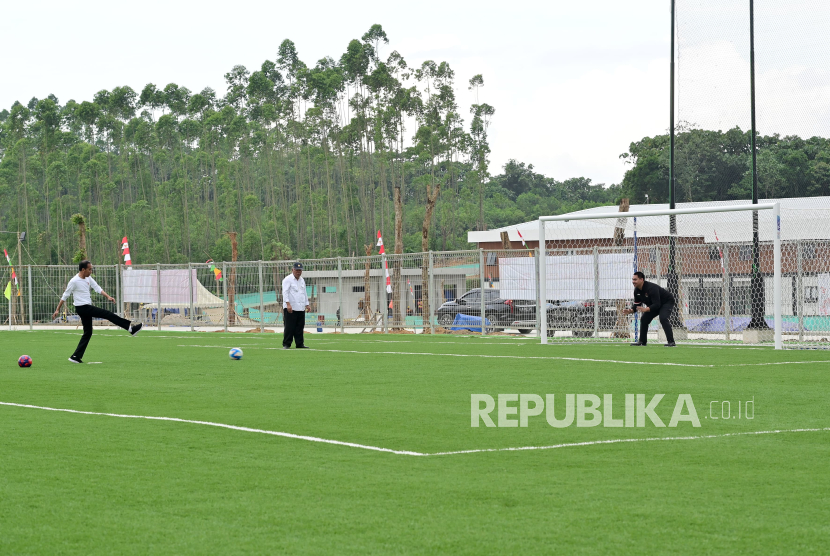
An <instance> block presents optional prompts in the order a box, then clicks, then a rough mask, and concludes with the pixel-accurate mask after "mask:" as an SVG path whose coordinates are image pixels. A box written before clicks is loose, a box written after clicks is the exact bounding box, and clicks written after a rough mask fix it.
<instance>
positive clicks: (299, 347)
mask: <svg viewBox="0 0 830 556" xmlns="http://www.w3.org/2000/svg"><path fill="white" fill-rule="evenodd" d="M297 349H311V348H309V347H308V346H297Z"/></svg>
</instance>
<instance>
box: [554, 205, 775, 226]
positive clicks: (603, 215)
mask: <svg viewBox="0 0 830 556" xmlns="http://www.w3.org/2000/svg"><path fill="white" fill-rule="evenodd" d="M777 206H779V204H778V203H758V204H757V205H723V206H715V207H694V208H680V209H673V210H672V209H663V210H639V211H631V212H598V213H590V212H589V213H583V214H559V215H556V216H540V217H539V221H540V222H569V221H571V220H602V219H607V218H639V217H641V216H672V215H679V214H703V213H711V212H741V211H747V210H772V211H775V210H776V207H777Z"/></svg>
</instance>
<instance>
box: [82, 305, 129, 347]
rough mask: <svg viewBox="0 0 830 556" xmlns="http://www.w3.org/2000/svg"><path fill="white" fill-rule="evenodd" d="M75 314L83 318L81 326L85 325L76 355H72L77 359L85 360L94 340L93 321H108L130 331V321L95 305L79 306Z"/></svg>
mask: <svg viewBox="0 0 830 556" xmlns="http://www.w3.org/2000/svg"><path fill="white" fill-rule="evenodd" d="M75 312H76V313H78V316H79V317H81V324H83V325H84V335H83V336H81V341H80V342H78V347H77V349H76V350H75V353H73V354H72V356H73V357H75V358H77V359H83V357H84V352H85V351H86V346H88V345H89V339H90V338H92V319H94V318H95V319H106V320H108V321H110V322H111V323H113V324H114V325H115V326H120V327H121V328H123V329H124V330H129V329H130V321H128V320H127V319H122V318H121V317H119V316H118V315H116V314H115V313H111V312H109V311H107V310H106V309H101V308H99V307H95V306H94V305H78V306H76V307H75Z"/></svg>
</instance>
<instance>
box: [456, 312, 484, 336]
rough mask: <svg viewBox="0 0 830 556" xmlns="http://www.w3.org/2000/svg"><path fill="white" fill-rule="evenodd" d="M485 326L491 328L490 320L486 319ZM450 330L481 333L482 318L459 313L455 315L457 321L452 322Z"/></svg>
mask: <svg viewBox="0 0 830 556" xmlns="http://www.w3.org/2000/svg"><path fill="white" fill-rule="evenodd" d="M484 326H490V319H484ZM450 330H470V331H472V332H481V317H474V316H471V315H462V314H461V313H459V314H457V315H455V320H454V321H452V326H451V327H450Z"/></svg>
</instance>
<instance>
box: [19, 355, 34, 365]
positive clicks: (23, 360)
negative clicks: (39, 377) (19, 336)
mask: <svg viewBox="0 0 830 556" xmlns="http://www.w3.org/2000/svg"><path fill="white" fill-rule="evenodd" d="M17 364H18V365H19V366H20V367H31V366H32V358H31V357H29V356H28V355H21V356H20V358H19V359H18V360H17Z"/></svg>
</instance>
